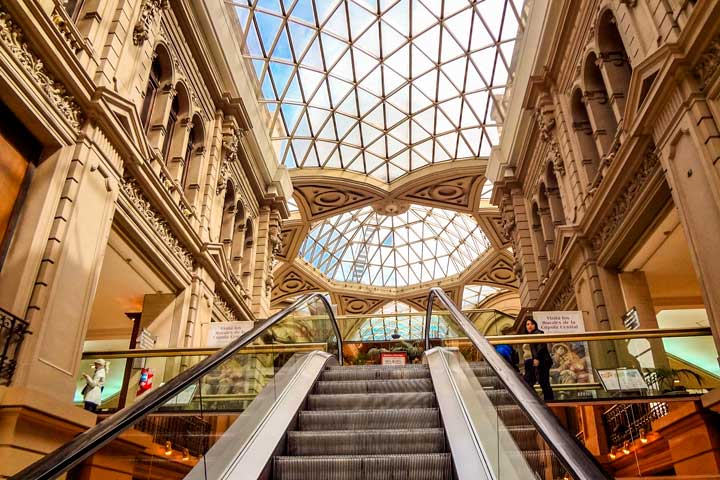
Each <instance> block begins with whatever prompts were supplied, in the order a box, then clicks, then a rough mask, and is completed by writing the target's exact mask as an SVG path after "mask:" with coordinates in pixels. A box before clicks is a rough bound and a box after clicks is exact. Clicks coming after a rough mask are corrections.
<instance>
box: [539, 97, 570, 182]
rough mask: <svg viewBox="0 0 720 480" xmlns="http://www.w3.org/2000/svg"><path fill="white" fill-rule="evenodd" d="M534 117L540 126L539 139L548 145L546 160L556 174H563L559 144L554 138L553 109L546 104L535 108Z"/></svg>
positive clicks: (563, 165)
mask: <svg viewBox="0 0 720 480" xmlns="http://www.w3.org/2000/svg"><path fill="white" fill-rule="evenodd" d="M535 118H536V120H537V123H538V127H539V128H540V139H541V140H542V141H543V142H544V143H546V144H547V145H548V157H547V158H548V160H549V161H550V162H552V165H553V170H555V173H556V174H558V175H561V176H563V175H565V163H564V162H563V159H562V155H561V153H560V145H559V144H558V141H557V139H556V138H555V133H554V132H553V131H554V130H555V125H556V121H555V115H554V114H553V109H552V108H551V107H548V106H547V105H545V106H542V107H538V108H537V109H536V110H535Z"/></svg>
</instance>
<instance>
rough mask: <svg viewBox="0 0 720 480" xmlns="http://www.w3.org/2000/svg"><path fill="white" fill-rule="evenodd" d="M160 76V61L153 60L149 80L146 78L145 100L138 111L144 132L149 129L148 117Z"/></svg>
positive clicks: (155, 97) (158, 87) (158, 86)
mask: <svg viewBox="0 0 720 480" xmlns="http://www.w3.org/2000/svg"><path fill="white" fill-rule="evenodd" d="M161 76H162V67H161V66H160V60H159V59H158V58H156V59H155V60H153V63H152V67H150V78H148V83H147V87H145V98H143V104H142V109H141V110H140V120H141V121H142V125H143V128H145V130H147V129H148V128H150V117H151V114H152V109H153V105H154V104H155V100H156V99H157V94H158V90H159V89H160V77H161Z"/></svg>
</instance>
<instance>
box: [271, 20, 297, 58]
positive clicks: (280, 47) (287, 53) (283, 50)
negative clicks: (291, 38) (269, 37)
mask: <svg viewBox="0 0 720 480" xmlns="http://www.w3.org/2000/svg"><path fill="white" fill-rule="evenodd" d="M292 54H293V52H292V50H291V49H290V42H288V37H287V33H286V32H285V29H284V28H283V29H282V31H281V33H280V38H279V39H278V41H277V43H276V44H275V48H273V51H272V55H271V56H272V58H277V59H280V60H287V61H292V60H293V55H292Z"/></svg>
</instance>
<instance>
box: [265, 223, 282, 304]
mask: <svg viewBox="0 0 720 480" xmlns="http://www.w3.org/2000/svg"><path fill="white" fill-rule="evenodd" d="M281 232H282V229H281V227H280V222H279V221H275V222H273V223H272V224H271V225H270V231H269V232H268V241H269V243H270V255H269V256H268V261H267V266H266V268H267V271H266V276H265V293H266V294H268V295H270V293H271V292H272V288H273V286H274V281H273V280H274V277H273V268H274V267H275V261H276V260H275V259H276V258H277V257H278V255H280V253H281V252H282V248H283V242H282V235H281Z"/></svg>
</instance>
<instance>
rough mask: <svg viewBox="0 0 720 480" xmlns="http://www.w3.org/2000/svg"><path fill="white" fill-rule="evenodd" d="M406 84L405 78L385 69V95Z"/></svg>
mask: <svg viewBox="0 0 720 480" xmlns="http://www.w3.org/2000/svg"><path fill="white" fill-rule="evenodd" d="M405 82H406V80H405V79H404V78H403V77H401V76H400V75H398V74H397V73H395V72H394V71H392V70H391V69H389V68H386V67H383V88H384V91H385V95H387V94H389V93H391V92H393V91H395V90H396V89H397V88H399V87H400V86H401V85H403V84H404V83H405Z"/></svg>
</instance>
